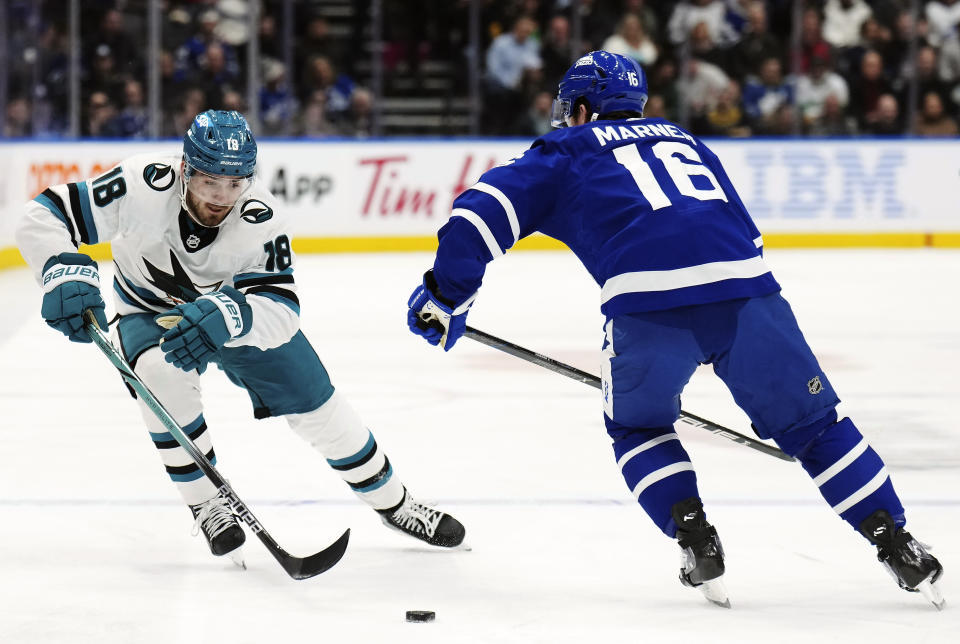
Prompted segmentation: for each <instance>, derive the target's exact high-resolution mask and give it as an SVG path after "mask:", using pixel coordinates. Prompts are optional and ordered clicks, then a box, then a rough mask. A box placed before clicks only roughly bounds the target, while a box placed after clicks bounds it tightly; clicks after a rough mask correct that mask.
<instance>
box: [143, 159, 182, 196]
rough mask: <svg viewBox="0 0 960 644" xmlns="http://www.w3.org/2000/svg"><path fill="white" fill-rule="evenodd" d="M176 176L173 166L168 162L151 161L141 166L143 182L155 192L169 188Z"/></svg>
mask: <svg viewBox="0 0 960 644" xmlns="http://www.w3.org/2000/svg"><path fill="white" fill-rule="evenodd" d="M176 178H177V176H176V174H175V173H174V171H173V166H171V165H170V164H169V163H159V162H153V163H148V164H147V165H145V166H144V168H143V180H144V182H145V183H146V184H147V185H148V186H150V187H151V188H152V189H154V190H156V191H157V192H163V191H164V190H169V189H170V188H171V187H172V186H173V183H174V181H176Z"/></svg>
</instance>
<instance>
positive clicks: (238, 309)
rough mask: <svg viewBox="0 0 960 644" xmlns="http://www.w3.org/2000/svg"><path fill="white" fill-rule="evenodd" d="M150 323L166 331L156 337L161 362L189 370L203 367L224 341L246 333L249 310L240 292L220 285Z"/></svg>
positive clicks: (248, 323) (248, 326)
mask: <svg viewBox="0 0 960 644" xmlns="http://www.w3.org/2000/svg"><path fill="white" fill-rule="evenodd" d="M154 320H155V321H156V323H157V324H159V325H160V326H162V327H164V328H167V329H170V330H169V331H167V332H166V333H164V334H163V337H161V338H160V349H161V350H162V351H163V352H164V353H165V354H166V355H165V356H164V359H165V360H166V361H167V362H169V363H171V364H173V365H174V366H175V367H179V368H180V369H183V370H184V371H192V370H194V369H201V370H202V369H203V368H204V367H206V366H207V363H208V362H210V361H211V360H213V359H214V357H216V353H217V351H219V350H220V348H221V347H222V346H223V345H224V344H225V343H226V342H227V341H228V340H230V339H232V338H239V337H240V336H242V335H244V334H246V333H247V332H248V331H249V330H250V324H251V323H252V322H253V311H252V310H251V309H250V305H249V304H247V298H246V297H245V296H244V295H243V293H241V292H240V291H238V290H236V289H235V288H232V287H229V286H224V287H222V288H221V289H220V290H219V291H214V292H213V293H209V294H207V295H203V296H201V297H198V298H197V299H196V300H194V301H193V302H187V303H185V304H179V305H177V306H175V307H173V308H172V309H170V310H169V311H167V312H166V313H163V314H161V315H158V316H156V317H155V318H154Z"/></svg>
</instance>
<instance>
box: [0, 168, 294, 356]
mask: <svg viewBox="0 0 960 644" xmlns="http://www.w3.org/2000/svg"><path fill="white" fill-rule="evenodd" d="M180 193H181V173H180V156H179V155H170V156H158V155H155V154H143V155H137V156H132V157H130V158H128V159H126V160H124V161H123V162H121V163H120V164H119V165H117V166H116V167H114V168H113V169H111V170H110V171H109V172H107V173H105V174H103V175H101V176H99V177H97V178H94V179H89V180H87V181H80V182H76V183H68V184H62V185H57V186H51V187H50V188H47V189H46V190H44V191H43V192H42V193H41V194H39V195H37V197H36V198H34V199H33V200H32V201H30V202H28V203H27V205H26V215H25V216H24V217H23V218H22V219H21V221H20V222H19V223H18V225H17V230H16V239H17V245H18V246H19V248H20V252H21V253H22V254H23V256H24V258H25V259H26V260H27V263H28V264H29V265H30V267H31V268H32V269H33V272H34V276H35V277H36V278H37V280H38V282H39V281H40V278H41V272H42V270H43V265H44V264H45V263H46V261H47V260H48V259H49V258H50V257H52V256H54V255H57V254H59V253H63V252H74V251H75V250H76V249H77V248H78V247H79V245H80V244H95V243H97V242H106V241H109V242H112V248H113V258H114V261H113V264H114V269H115V271H114V275H115V276H114V282H113V290H114V296H115V303H116V310H117V313H119V314H120V315H128V314H131V313H160V312H163V311H166V310H168V309H170V308H172V307H173V306H176V305H177V304H180V303H182V302H189V301H193V300H194V299H196V298H197V297H199V296H200V295H203V294H204V293H209V292H210V291H214V290H217V289H218V288H220V287H221V286H233V287H234V288H236V289H238V290H239V291H241V292H243V293H244V294H245V295H246V296H247V302H248V303H249V304H250V307H251V309H252V310H253V324H252V325H251V329H250V332H249V333H247V334H246V335H244V336H242V337H239V338H235V339H233V340H230V341H229V342H227V346H242V345H247V346H255V347H259V348H261V349H270V348H273V347H277V346H280V345H282V344H284V343H286V342H287V341H288V340H290V338H292V337H293V335H294V334H295V333H296V332H297V330H298V329H299V322H300V321H299V314H300V303H299V300H298V299H297V295H296V286H295V284H294V280H293V264H294V255H293V250H292V248H291V245H290V237H289V235H288V233H287V222H286V220H285V219H284V217H283V216H282V214H281V213H280V212H278V211H277V209H276V208H275V207H274V204H275V200H274V198H273V196H272V195H271V194H270V192H269V191H267V190H266V189H263V188H261V187H260V185H259V183H258V182H256V181H255V182H254V185H253V187H252V188H251V190H250V191H248V192H247V193H246V194H245V195H244V196H243V197H242V198H241V199H240V200H239V201H238V202H237V204H236V205H235V206H234V207H233V210H232V211H231V212H230V213H229V214H228V215H227V217H226V219H225V221H224V223H223V224H222V225H221V226H220V227H219V228H204V227H202V226H199V225H197V224H196V223H195V222H194V221H193V220H192V219H191V218H190V217H189V216H188V215H187V213H186V212H185V211H184V210H183V208H182V204H181V200H180Z"/></svg>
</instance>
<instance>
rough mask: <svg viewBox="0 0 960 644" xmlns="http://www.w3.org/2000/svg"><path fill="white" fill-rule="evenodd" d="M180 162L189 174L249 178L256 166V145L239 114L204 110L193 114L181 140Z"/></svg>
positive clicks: (248, 127) (244, 120) (248, 128)
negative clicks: (188, 127) (189, 171)
mask: <svg viewBox="0 0 960 644" xmlns="http://www.w3.org/2000/svg"><path fill="white" fill-rule="evenodd" d="M183 158H184V161H186V162H187V165H188V166H189V167H190V169H191V170H199V171H200V172H203V173H206V174H211V175H228V176H232V177H250V176H252V175H253V171H254V169H255V168H256V165H257V142H256V141H255V140H254V139H253V133H252V132H251V131H250V126H249V125H247V120H246V119H245V118H243V116H241V114H240V113H239V112H236V111H230V112H227V111H225V110H207V111H206V112H202V113H200V114H197V116H196V118H194V119H193V123H191V124H190V129H189V130H187V133H186V134H185V135H184V136H183Z"/></svg>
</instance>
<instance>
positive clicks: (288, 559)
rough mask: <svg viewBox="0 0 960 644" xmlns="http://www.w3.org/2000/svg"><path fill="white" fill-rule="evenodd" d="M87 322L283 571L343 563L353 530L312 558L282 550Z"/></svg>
mask: <svg viewBox="0 0 960 644" xmlns="http://www.w3.org/2000/svg"><path fill="white" fill-rule="evenodd" d="M83 319H84V322H85V323H86V324H85V328H86V330H87V333H88V334H89V335H90V339H91V340H93V343H94V344H96V345H97V348H99V349H100V350H101V351H102V352H103V354H104V355H105V356H107V358H109V359H110V362H112V363H113V366H114V367H116V368H117V371H119V372H120V375H121V376H123V379H124V380H126V381H127V383H128V384H129V385H130V386H131V387H132V388H133V390H134V391H136V392H137V395H138V396H140V398H141V399H142V400H143V402H145V403H146V404H147V407H149V408H150V411H152V412H153V413H154V414H156V416H157V418H158V419H159V420H160V422H161V423H163V426H164V428H166V430H167V431H168V432H170V434H171V435H172V436H173V437H174V438H175V439H176V440H177V442H178V443H180V446H181V447H183V449H185V450H187V453H188V454H189V455H190V458H192V459H193V462H194V463H196V464H197V466H198V467H199V468H200V470H201V471H202V472H203V473H204V474H205V475H206V477H207V478H208V479H210V482H211V483H213V484H214V485H215V486H217V491H218V492H219V493H220V494H221V495H222V496H223V498H225V499H226V500H227V502H228V503H229V504H230V509H232V510H233V512H234V513H235V514H236V515H237V516H238V517H240V518H241V519H242V520H243V521H244V522H245V523H246V524H247V525H248V526H249V527H250V530H251V532H253V533H254V534H255V535H257V538H258V539H260V541H261V542H262V543H263V545H264V546H266V548H267V550H269V551H270V554H271V555H273V557H274V559H276V560H277V561H278V562H280V565H281V566H283V569H284V570H286V571H287V574H288V575H290V576H291V577H293V578H294V579H309V578H310V577H315V576H316V575H319V574H320V573H322V572H325V571H327V570H329V569H330V568H332V567H333V566H334V565H336V563H337V562H338V561H340V559H341V557H343V553H344V552H346V550H347V541H349V539H350V530H349V529H347V531H346V532H344V533H343V534H342V535H340V538H339V539H337V540H336V541H335V542H333V543H332V544H331V545H329V546H327V547H326V548H325V549H323V550H321V551H320V552H318V553H316V554H312V555H310V556H309V557H294V556H293V555H291V554H290V553H288V552H287V551H286V550H284V549H283V548H281V547H280V546H279V544H277V542H276V541H274V540H273V537H271V536H270V533H268V532H267V531H266V529H264V527H263V525H262V524H261V523H260V521H259V520H257V518H256V517H255V516H253V512H251V511H250V508H249V507H247V504H246V503H244V502H243V501H242V500H241V499H240V497H239V496H237V493H236V492H234V491H233V488H232V487H230V484H229V483H227V481H226V479H224V478H223V477H222V476H221V475H220V473H219V472H218V471H217V469H216V468H215V467H214V466H213V463H211V462H210V461H209V460H208V459H207V457H206V456H205V455H204V454H203V452H201V451H200V449H199V448H198V447H197V446H196V444H195V443H194V442H193V441H192V440H191V439H190V437H189V436H187V435H186V434H185V433H184V431H183V429H181V428H180V425H178V424H177V422H176V421H175V420H174V419H173V416H171V415H170V412H168V411H167V410H166V409H164V407H163V405H162V404H160V401H158V400H157V398H156V396H154V395H153V394H152V393H151V392H150V390H149V389H148V388H147V386H146V385H145V384H144V383H143V381H142V380H141V379H140V377H139V376H137V374H136V373H134V371H133V369H132V368H130V365H129V364H128V363H127V361H126V359H125V358H124V357H123V355H122V354H121V353H120V351H119V350H118V349H117V348H116V347H115V346H114V345H113V343H112V342H110V339H109V338H108V337H107V336H106V335H105V334H104V332H103V331H102V330H101V329H100V326H99V325H98V324H97V320H96V318H95V317H94V315H93V312H92V311H89V310H87V311H85V312H84V314H83Z"/></svg>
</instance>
